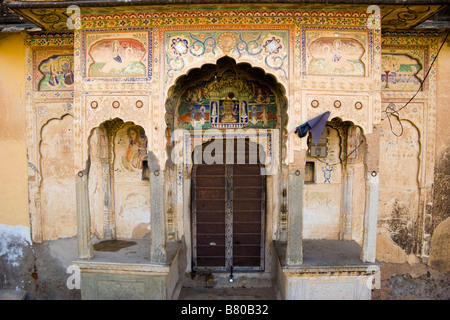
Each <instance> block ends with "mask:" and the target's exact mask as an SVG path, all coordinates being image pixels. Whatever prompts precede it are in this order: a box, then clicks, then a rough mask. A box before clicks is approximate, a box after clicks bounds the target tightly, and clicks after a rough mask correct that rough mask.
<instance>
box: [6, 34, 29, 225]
mask: <svg viewBox="0 0 450 320" xmlns="http://www.w3.org/2000/svg"><path fill="white" fill-rule="evenodd" d="M0 61H1V63H0V113H1V115H2V116H1V117H0V150H1V152H0V154H1V156H0V181H2V183H1V184H0V203H1V205H0V223H2V224H7V225H21V226H26V227H29V226H30V218H29V214H28V190H27V189H28V188H27V149H26V122H25V121H24V120H25V119H24V113H25V46H24V37H23V35H22V34H20V33H11V34H9V33H3V34H2V35H1V36H0Z"/></svg>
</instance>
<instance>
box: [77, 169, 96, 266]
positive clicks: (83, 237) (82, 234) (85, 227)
mask: <svg viewBox="0 0 450 320" xmlns="http://www.w3.org/2000/svg"><path fill="white" fill-rule="evenodd" d="M88 173H89V166H88V168H86V169H85V170H83V171H80V172H78V175H77V177H76V193H77V194H76V198H77V231H78V257H79V258H80V259H91V258H93V257H94V250H93V247H92V243H91V214H90V210H89V191H88Z"/></svg>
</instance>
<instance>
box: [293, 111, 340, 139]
mask: <svg viewBox="0 0 450 320" xmlns="http://www.w3.org/2000/svg"><path fill="white" fill-rule="evenodd" d="M330 113H331V112H330V111H327V112H325V113H323V114H321V115H320V116H317V117H315V118H313V119H311V120H309V121H307V122H305V123H304V124H302V125H300V126H298V127H297V129H296V130H295V132H297V134H298V136H299V137H300V138H303V137H305V136H306V135H307V134H308V131H311V134H312V137H313V140H314V144H315V145H316V146H317V143H318V142H319V139H320V136H321V135H322V132H323V129H324V128H325V125H326V124H327V120H328V117H329V116H330Z"/></svg>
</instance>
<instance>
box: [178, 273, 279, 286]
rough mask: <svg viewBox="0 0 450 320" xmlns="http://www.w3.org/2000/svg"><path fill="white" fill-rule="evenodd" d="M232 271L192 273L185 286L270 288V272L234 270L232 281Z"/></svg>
mask: <svg viewBox="0 0 450 320" xmlns="http://www.w3.org/2000/svg"><path fill="white" fill-rule="evenodd" d="M229 280H230V273H225V272H223V273H221V272H213V273H207V272H202V273H200V272H197V273H191V274H190V276H189V277H188V278H186V279H185V281H184V283H183V287H186V288H216V289H218V288H222V289H224V288H270V287H272V278H271V276H270V273H268V272H233V281H232V282H230V281H229Z"/></svg>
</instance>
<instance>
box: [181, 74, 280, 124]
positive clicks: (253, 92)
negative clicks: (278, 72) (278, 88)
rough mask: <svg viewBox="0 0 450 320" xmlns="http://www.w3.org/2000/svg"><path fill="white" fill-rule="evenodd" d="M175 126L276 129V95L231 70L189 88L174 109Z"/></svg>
mask: <svg viewBox="0 0 450 320" xmlns="http://www.w3.org/2000/svg"><path fill="white" fill-rule="evenodd" d="M177 121H178V127H179V128H183V129H187V130H193V129H212V128H215V129H238V128H275V127H276V125H277V105H276V101H275V95H274V94H273V92H272V91H271V90H270V89H269V88H268V87H266V86H257V85H255V84H254V83H252V82H250V81H247V80H243V79H236V76H235V75H234V74H233V73H224V75H223V76H222V77H219V78H217V79H216V78H214V79H212V80H211V81H209V82H207V83H205V84H200V85H197V86H194V87H191V88H189V89H188V90H186V92H185V93H184V94H183V96H182V97H181V102H180V105H179V107H178V110H177Z"/></svg>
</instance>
